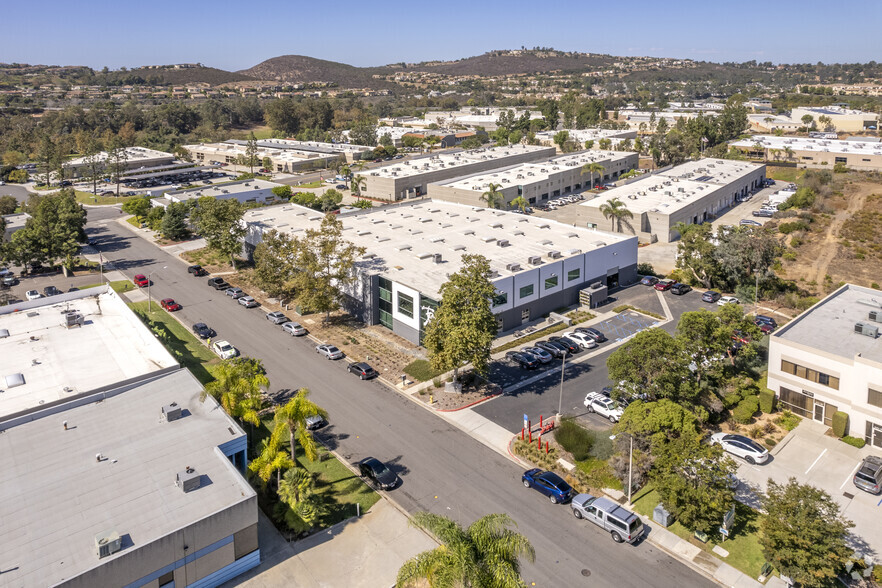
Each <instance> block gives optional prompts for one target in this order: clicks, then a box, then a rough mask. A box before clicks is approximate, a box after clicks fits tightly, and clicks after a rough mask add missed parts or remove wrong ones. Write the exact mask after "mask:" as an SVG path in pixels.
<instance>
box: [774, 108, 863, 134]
mask: <svg viewBox="0 0 882 588" xmlns="http://www.w3.org/2000/svg"><path fill="white" fill-rule="evenodd" d="M804 116H810V117H812V119H813V120H814V122H815V124H816V125H817V127H818V128H819V129H820V130H824V124H823V123H821V120H820V119H821V117H822V116H825V117H827V118H828V119H830V123H829V125H830V126H831V127H833V130H835V131H836V132H839V133H857V132H860V131H869V130H876V128H877V127H878V125H879V122H878V116H879V115H877V114H876V113H875V112H863V111H861V110H852V109H850V108H845V107H843V106H818V107H813V106H804V107H800V108H794V109H793V110H792V111H790V118H791V119H792V120H793V121H794V122H795V121H800V122H802V117H804ZM804 125H805V123H803V126H804Z"/></svg>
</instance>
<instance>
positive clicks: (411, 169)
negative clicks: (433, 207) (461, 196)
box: [358, 145, 549, 178]
mask: <svg viewBox="0 0 882 588" xmlns="http://www.w3.org/2000/svg"><path fill="white" fill-rule="evenodd" d="M548 149H549V148H548V147H542V146H540V145H508V146H506V147H482V148H480V149H470V150H467V151H459V152H457V153H441V154H438V155H427V156H426V157H416V158H413V159H406V160H402V161H399V162H398V163H393V164H392V165H385V166H383V167H378V168H374V169H372V170H369V171H367V170H366V171H363V172H360V173H359V174H358V175H362V176H365V178H370V177H371V176H375V177H381V178H393V177H399V178H404V177H411V176H418V175H421V174H425V173H429V172H433V171H438V170H440V169H445V168H455V167H464V166H466V165H467V164H472V163H480V162H481V161H484V160H498V159H504V158H506V157H511V156H514V155H519V154H523V153H530V152H536V151H548ZM463 173H468V172H463Z"/></svg>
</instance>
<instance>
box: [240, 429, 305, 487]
mask: <svg viewBox="0 0 882 588" xmlns="http://www.w3.org/2000/svg"><path fill="white" fill-rule="evenodd" d="M282 432H283V430H282V428H281V427H276V428H275V430H273V433H272V435H270V437H269V438H268V439H264V440H263V441H261V442H260V454H259V455H258V456H257V458H255V459H254V460H252V461H251V463H249V464H248V471H250V472H251V473H252V474H255V475H256V476H257V477H258V478H260V481H261V482H262V483H263V486H264V488H265V487H266V485H267V482H269V479H270V478H271V477H272V475H273V474H276V486H280V485H281V478H280V476H281V475H282V470H287V469H288V468H293V467H294V465H295V464H294V461H293V460H292V459H291V457H290V456H289V455H288V452H287V451H286V450H285V448H284V447H282V439H281V433H282Z"/></svg>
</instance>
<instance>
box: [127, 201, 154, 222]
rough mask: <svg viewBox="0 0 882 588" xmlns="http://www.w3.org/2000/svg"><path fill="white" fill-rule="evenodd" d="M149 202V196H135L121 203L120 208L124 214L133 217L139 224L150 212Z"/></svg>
mask: <svg viewBox="0 0 882 588" xmlns="http://www.w3.org/2000/svg"><path fill="white" fill-rule="evenodd" d="M151 200H152V199H151V198H150V196H146V195H144V196H136V197H134V198H131V199H129V200H126V201H125V202H123V205H122V207H121V208H122V211H123V212H124V213H126V214H132V215H134V216H135V218H136V219H137V220H138V222H141V221H142V220H143V219H144V217H146V216H147V214H148V213H149V212H150V208H151V204H150V202H151Z"/></svg>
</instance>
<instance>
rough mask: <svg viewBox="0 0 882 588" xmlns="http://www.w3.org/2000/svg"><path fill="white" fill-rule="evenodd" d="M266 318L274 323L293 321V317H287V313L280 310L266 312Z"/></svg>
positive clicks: (282, 323)
mask: <svg viewBox="0 0 882 588" xmlns="http://www.w3.org/2000/svg"><path fill="white" fill-rule="evenodd" d="M266 320H268V321H269V322H271V323H272V324H274V325H284V324H285V323H290V322H291V319H289V318H288V317H286V316H285V313H283V312H279V311H278V310H275V311H273V312H268V313H266Z"/></svg>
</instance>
